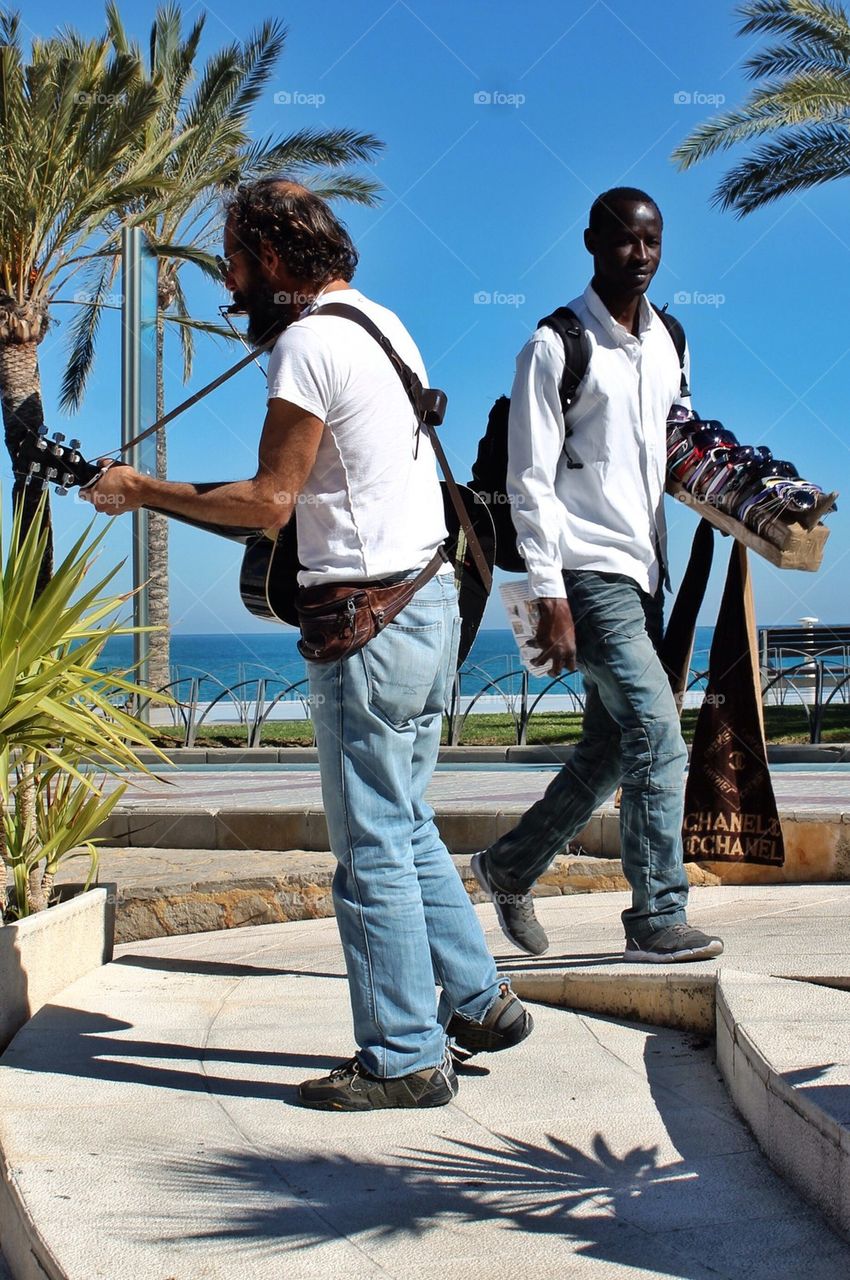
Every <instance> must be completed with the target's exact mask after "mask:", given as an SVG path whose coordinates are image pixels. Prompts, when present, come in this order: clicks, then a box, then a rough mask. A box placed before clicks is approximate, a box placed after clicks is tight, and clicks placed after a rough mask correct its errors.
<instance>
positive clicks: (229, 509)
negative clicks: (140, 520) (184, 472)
mask: <svg viewBox="0 0 850 1280" xmlns="http://www.w3.org/2000/svg"><path fill="white" fill-rule="evenodd" d="M134 490H135V494H134V496H135V497H136V499H137V501H138V503H139V505H141V506H144V507H155V508H157V509H158V510H160V511H166V512H168V513H169V514H171V515H177V516H186V517H188V518H189V519H192V520H199V521H202V522H206V523H209V524H223V525H233V526H239V527H248V526H250V527H252V528H257V529H267V528H276V527H280V526H282V525H284V524H286V523H287V521H288V520H289V517H290V516H291V514H292V511H293V508H294V504H295V495H294V494H291V493H288V492H286V491H283V490H275V489H274V488H273V487H272V485H271V484H270V483H263V482H261V481H259V480H257V479H252V480H232V481H227V480H222V481H219V482H216V481H212V482H207V483H203V484H191V483H181V482H178V481H173V480H157V479H155V478H154V477H153V476H144V475H139V476H138V477H136V478H135V479H134Z"/></svg>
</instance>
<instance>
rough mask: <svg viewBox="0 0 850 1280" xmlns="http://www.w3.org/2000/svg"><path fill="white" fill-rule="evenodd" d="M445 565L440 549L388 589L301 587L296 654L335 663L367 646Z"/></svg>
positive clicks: (348, 585) (343, 585)
mask: <svg viewBox="0 0 850 1280" xmlns="http://www.w3.org/2000/svg"><path fill="white" fill-rule="evenodd" d="M445 563H446V554H445V552H444V551H443V548H442V547H440V548H439V550H438V551H437V552H436V554H435V555H434V557H433V559H431V560H429V561H428V563H427V564H426V566H425V568H424V569H423V570H422V572H421V573H418V574H417V575H416V577H415V578H403V579H402V580H401V581H400V582H395V583H393V584H392V585H390V586H379V585H377V584H376V585H374V586H369V585H367V584H365V583H364V584H363V585H362V586H359V587H354V588H352V586H351V583H345V582H337V583H329V584H328V585H327V586H318V587H303V588H302V589H301V590H300V591H299V592H298V595H297V596H296V599H295V609H296V612H297V614H298V624H299V626H300V627H301V639H300V640H299V641H298V651H299V653H300V654H301V656H302V657H304V658H306V659H307V660H308V661H309V662H339V660H340V659H341V658H348V657H350V655H351V654H352V653H356V652H357V650H358V649H362V648H363V646H364V645H366V644H368V643H369V641H370V640H371V639H372V637H373V636H376V635H377V634H378V632H379V631H382V630H383V628H384V627H385V626H386V625H387V623H388V622H392V620H393V618H394V617H395V616H396V614H398V613H401V611H402V609H403V608H404V607H405V605H408V604H409V603H410V601H411V600H412V599H413V597H414V596H415V595H416V592H417V591H418V590H419V588H420V587H423V586H424V585H425V583H426V582H428V581H430V579H431V578H433V577H434V574H435V573H436V572H437V570H438V569H439V568H440V567H441V565H443V564H445Z"/></svg>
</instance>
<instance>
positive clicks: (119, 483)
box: [80, 458, 143, 516]
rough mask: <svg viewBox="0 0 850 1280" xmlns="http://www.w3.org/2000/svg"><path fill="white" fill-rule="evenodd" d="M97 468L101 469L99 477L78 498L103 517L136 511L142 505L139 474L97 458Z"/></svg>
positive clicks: (121, 463) (123, 466)
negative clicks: (90, 505) (89, 504)
mask: <svg viewBox="0 0 850 1280" xmlns="http://www.w3.org/2000/svg"><path fill="white" fill-rule="evenodd" d="M98 466H99V467H102V468H103V470H102V471H101V474H100V476H99V477H98V478H97V480H95V482H94V484H91V485H89V486H88V487H87V488H85V489H81V490H80V497H81V498H83V499H84V500H85V501H86V502H90V503H91V504H92V506H93V507H94V508H95V510H96V511H98V512H99V513H100V514H101V515H104V516H120V515H123V514H124V513H125V512H127V511H138V510H139V508H140V507H141V506H142V505H143V504H142V494H141V485H140V483H139V481H140V480H142V479H143V477H142V476H141V475H140V474H139V472H138V471H136V470H135V468H134V467H130V466H128V465H127V464H126V463H124V462H115V460H114V459H113V458H98Z"/></svg>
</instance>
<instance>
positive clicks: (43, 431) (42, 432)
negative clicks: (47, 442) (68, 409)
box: [38, 422, 47, 436]
mask: <svg viewBox="0 0 850 1280" xmlns="http://www.w3.org/2000/svg"><path fill="white" fill-rule="evenodd" d="M38 434H39V435H40V436H46V435H47V427H46V426H45V424H44V423H43V422H42V424H41V426H40V427H39V429H38Z"/></svg>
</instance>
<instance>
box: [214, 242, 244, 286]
mask: <svg viewBox="0 0 850 1280" xmlns="http://www.w3.org/2000/svg"><path fill="white" fill-rule="evenodd" d="M241 252H242V250H241V249H234V251H233V253H231V254H228V256H227V257H226V258H224V257H222V255H221V254H220V253H217V254H216V255H215V265H216V266H217V267H218V271H219V275H220V276H221V278H222V280H226V279H227V277H228V276H229V275H230V273H231V271H232V270H233V259H234V258H235V257H236V255H237V253H241Z"/></svg>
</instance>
